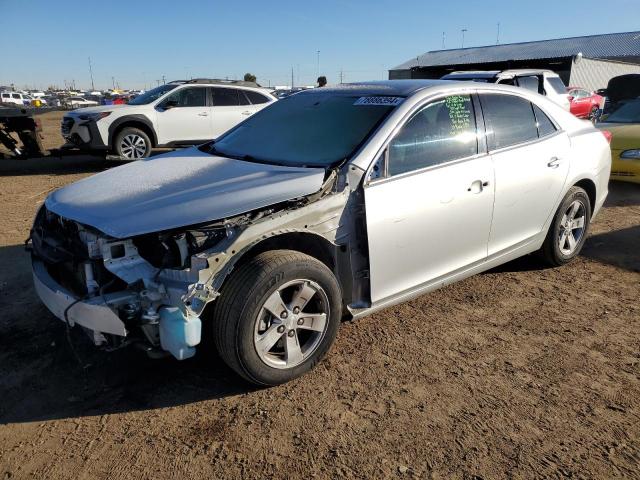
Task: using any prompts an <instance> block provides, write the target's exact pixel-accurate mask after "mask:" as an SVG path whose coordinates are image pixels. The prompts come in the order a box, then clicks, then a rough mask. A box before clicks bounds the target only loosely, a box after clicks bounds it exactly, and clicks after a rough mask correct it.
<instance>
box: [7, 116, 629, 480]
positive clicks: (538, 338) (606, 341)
mask: <svg viewBox="0 0 640 480" xmlns="http://www.w3.org/2000/svg"><path fill="white" fill-rule="evenodd" d="M58 122H59V115H58V117H57V118H55V116H52V118H48V119H47V121H46V122H45V127H46V129H47V131H46V133H47V135H48V138H47V143H48V146H50V147H54V146H58V145H59V143H60V139H59V137H58V136H57V135H58V134H57V129H58V125H59V123H58ZM112 166H113V164H112V163H108V162H105V161H100V160H96V159H91V158H88V157H74V158H70V159H57V158H47V159H31V160H28V161H15V160H4V161H0V218H1V222H2V224H1V225H2V227H1V228H0V312H1V313H2V315H1V316H0V399H1V400H0V480H6V479H16V478H20V479H22V478H38V479H42V478H51V479H66V478H69V479H71V478H74V479H75V478H79V479H95V478H110V479H121V478H122V479H124V478H145V479H159V478H185V479H190V478H194V479H196V478H205V477H207V478H215V479H232V478H243V479H250V478H261V479H264V478H290V479H295V478H303V477H305V478H307V477H311V478H361V479H372V478H460V479H472V478H475V479H479V478H484V479H490V478H523V479H529V478H562V477H567V478H569V477H570V478H595V479H602V478H640V470H639V469H640V248H639V247H640V185H631V184H621V183H612V185H611V186H610V190H611V193H610V197H609V200H608V201H607V204H606V206H605V208H604V209H603V211H602V212H601V214H600V216H599V217H598V218H597V219H596V221H595V223H594V224H593V225H592V231H591V236H590V238H589V240H588V242H587V245H586V247H585V249H584V252H583V255H582V256H581V257H580V258H578V259H577V261H575V262H573V263H572V264H570V265H568V266H565V267H562V268H557V269H545V268H541V267H540V266H539V264H538V263H537V262H536V261H535V259H534V258H531V257H527V258H524V259H520V260H518V261H515V262H511V263H509V264H507V265H505V266H503V267H501V268H499V269H495V270H492V271H490V272H488V273H485V274H483V275H478V276H475V277H473V278H470V279H468V280H466V281H463V282H461V283H458V284H456V285H452V286H449V287H447V288H444V289H442V290H439V291H437V292H435V293H432V294H429V295H425V296H423V297H420V298H418V299H416V300H414V301H412V302H409V303H406V304H403V305H400V306H396V307H393V308H389V309H387V310H385V311H383V312H380V313H377V314H375V315H372V316H370V317H367V318H365V319H362V320H359V321H357V322H352V323H345V324H344V325H343V326H342V328H341V330H340V333H339V335H338V339H337V342H336V344H335V346H334V348H333V349H332V351H331V352H330V354H329V355H328V357H327V358H326V360H324V361H323V362H322V363H321V364H320V365H319V366H318V368H316V369H315V370H314V371H313V372H311V373H310V374H308V375H306V376H305V377H303V378H301V379H298V380H297V381H294V382H292V383H290V384H287V385H284V386H280V387H276V388H270V389H255V388H253V387H251V386H249V385H247V384H246V383H244V382H242V381H240V380H239V379H238V378H237V377H236V376H235V375H233V374H232V372H231V371H230V370H228V369H227V368H226V367H225V366H224V365H222V364H221V363H220V362H219V360H217V358H216V357H215V356H212V355H208V356H198V357H196V358H195V359H192V360H188V361H185V362H177V361H174V360H171V359H166V360H149V359H147V358H146V357H145V356H144V354H142V353H141V352H138V351H134V350H123V351H118V352H113V353H105V352H101V351H96V350H94V349H93V348H92V347H91V346H90V345H88V342H87V341H85V338H84V335H83V334H82V333H81V332H75V331H73V332H71V333H72V335H71V339H72V342H73V344H74V345H75V350H76V353H77V354H78V356H79V357H80V361H78V360H76V358H75V356H74V354H73V353H72V350H71V349H70V347H69V346H68V344H67V341H66V335H65V327H64V325H63V324H62V322H60V321H59V320H56V319H55V318H54V317H53V316H52V315H51V314H49V313H48V311H47V310H46V309H45V307H44V306H43V305H42V304H41V303H40V302H39V300H38V298H37V297H36V295H35V293H34V291H33V288H32V282H31V277H30V269H29V258H28V255H27V254H26V253H25V251H24V248H23V246H22V243H23V241H24V240H25V239H26V238H27V235H28V230H29V226H30V223H31V220H32V217H33V215H34V213H35V211H36V208H37V207H38V206H39V205H40V204H41V202H42V201H43V200H44V198H45V196H46V194H47V193H48V192H50V191H51V190H53V189H55V188H58V187H60V186H62V185H65V184H67V183H69V182H72V181H74V180H77V179H79V178H82V177H84V176H87V175H90V174H92V173H94V172H98V171H101V170H103V169H105V168H110V167H112Z"/></svg>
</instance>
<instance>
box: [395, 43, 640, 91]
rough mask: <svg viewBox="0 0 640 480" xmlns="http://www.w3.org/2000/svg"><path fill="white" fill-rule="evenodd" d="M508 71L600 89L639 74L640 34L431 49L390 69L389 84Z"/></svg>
mask: <svg viewBox="0 0 640 480" xmlns="http://www.w3.org/2000/svg"><path fill="white" fill-rule="evenodd" d="M511 68H544V69H549V70H553V71H555V72H556V73H558V74H559V75H560V77H561V78H562V80H563V81H564V83H565V84H566V85H579V86H581V87H584V88H587V89H591V90H596V89H598V88H604V87H606V86H607V82H608V81H609V79H610V78H612V77H615V76H618V75H623V74H627V73H640V31H636V32H625V33H608V34H603V35H589V36H585V37H571V38H559V39H552V40H540V41H534V42H522V43H510V44H503V45H489V46H483V47H469V48H457V49H451V50H434V51H430V52H426V53H423V54H422V55H418V56H417V57H415V58H412V59H410V60H408V61H406V62H404V63H403V64H401V65H398V66H397V67H395V68H393V69H391V70H389V79H391V80H393V79H412V78H440V77H442V76H443V75H446V74H447V73H451V72H453V71H460V70H466V71H468V70H506V69H511Z"/></svg>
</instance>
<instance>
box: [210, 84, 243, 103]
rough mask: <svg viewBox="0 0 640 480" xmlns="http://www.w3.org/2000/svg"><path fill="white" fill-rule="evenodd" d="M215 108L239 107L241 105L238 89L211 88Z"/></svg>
mask: <svg viewBox="0 0 640 480" xmlns="http://www.w3.org/2000/svg"><path fill="white" fill-rule="evenodd" d="M211 93H212V99H213V106H214V107H237V106H238V105H240V98H239V96H238V90H237V89H236V88H223V87H212V88H211Z"/></svg>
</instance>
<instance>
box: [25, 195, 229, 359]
mask: <svg viewBox="0 0 640 480" xmlns="http://www.w3.org/2000/svg"><path fill="white" fill-rule="evenodd" d="M228 231H229V229H228V227H226V226H220V227H210V228H204V227H203V228H202V229H200V230H188V231H184V232H179V233H176V232H162V233H154V234H146V235H141V236H138V237H133V238H129V239H114V238H110V237H108V236H106V235H104V234H102V233H101V232H99V231H97V230H95V229H92V228H91V227H88V226H84V225H82V224H80V223H77V222H75V221H72V220H67V219H64V218H63V217H60V216H59V215H57V214H55V213H53V212H50V211H49V210H47V209H46V207H43V208H42V209H41V210H40V211H39V212H38V215H37V217H36V220H35V222H34V226H33V229H32V231H31V238H30V245H31V250H32V260H33V277H34V284H35V288H36V291H37V293H38V295H39V296H40V298H41V299H42V301H43V302H44V303H45V305H46V306H47V307H48V308H49V310H51V312H52V313H53V314H54V315H56V316H57V317H58V318H59V319H61V320H63V321H65V322H66V323H67V324H68V325H69V326H74V325H79V326H81V327H83V329H84V330H85V331H87V333H88V334H89V335H90V337H91V339H92V340H93V342H94V343H95V344H96V345H98V346H103V347H106V348H108V349H115V348H119V347H122V346H125V345H128V344H132V343H134V344H138V345H141V346H143V347H144V349H145V350H147V351H148V352H149V353H154V352H159V351H161V350H164V351H168V352H170V353H171V354H172V355H173V356H174V357H176V358H177V359H179V360H182V359H185V358H189V357H191V356H193V355H194V354H195V348H194V347H195V346H196V345H197V344H198V343H200V337H201V334H200V332H201V321H200V318H199V316H198V315H194V314H193V312H192V311H190V310H189V309H187V308H185V306H184V303H183V301H182V298H183V297H184V296H185V295H186V293H187V291H188V290H189V285H191V284H192V283H194V282H197V278H198V276H197V270H198V268H204V267H206V266H207V264H206V260H205V261H200V262H199V261H198V260H195V261H194V262H192V257H191V254H192V253H194V252H196V251H199V250H202V249H206V248H210V247H211V246H212V245H214V244H215V243H218V242H220V241H221V240H224V239H226V238H227V234H228ZM198 262H199V263H198ZM193 263H196V264H195V265H194V264H193Z"/></svg>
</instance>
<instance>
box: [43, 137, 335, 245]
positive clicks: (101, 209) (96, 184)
mask: <svg viewBox="0 0 640 480" xmlns="http://www.w3.org/2000/svg"><path fill="white" fill-rule="evenodd" d="M324 173H325V171H324V169H322V168H297V167H281V166H275V165H265V164H260V163H251V162H245V161H241V160H233V159H229V158H224V157H218V156H212V155H210V154H207V153H204V152H201V151H200V150H198V149H197V148H189V149H187V150H181V151H176V152H171V153H168V154H165V155H160V156H157V157H152V158H149V159H145V160H139V161H136V162H132V163H129V164H126V165H123V166H120V167H116V168H112V169H111V170H107V171H105V172H102V173H98V174H96V175H93V176H91V177H88V178H85V179H83V180H80V181H78V182H76V183H72V184H71V185H68V186H66V187H64V188H61V189H60V190H57V191H55V192H53V193H52V194H51V195H49V197H48V198H47V200H46V202H45V205H46V207H47V209H49V210H51V211H52V212H54V213H57V214H58V215H60V216H62V217H65V218H68V219H71V220H75V221H77V222H79V223H82V224H85V225H89V226H92V227H94V228H97V229H98V230H100V231H102V232H104V233H106V234H107V235H111V236H113V237H116V238H125V237H130V236H133V235H140V234H143V233H150V232H155V231H160V230H167V229H172V228H178V227H184V226H187V225H193V224H197V223H203V222H208V221H212V220H220V219H223V218H226V217H231V216H234V215H239V214H241V213H245V212H248V211H251V210H255V209H257V208H262V207H266V206H269V205H272V204H275V203H279V202H284V201H286V200H292V199H294V198H298V197H302V196H305V195H309V194H312V193H314V192H317V191H318V190H319V189H320V188H321V186H322V182H323V181H324Z"/></svg>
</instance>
